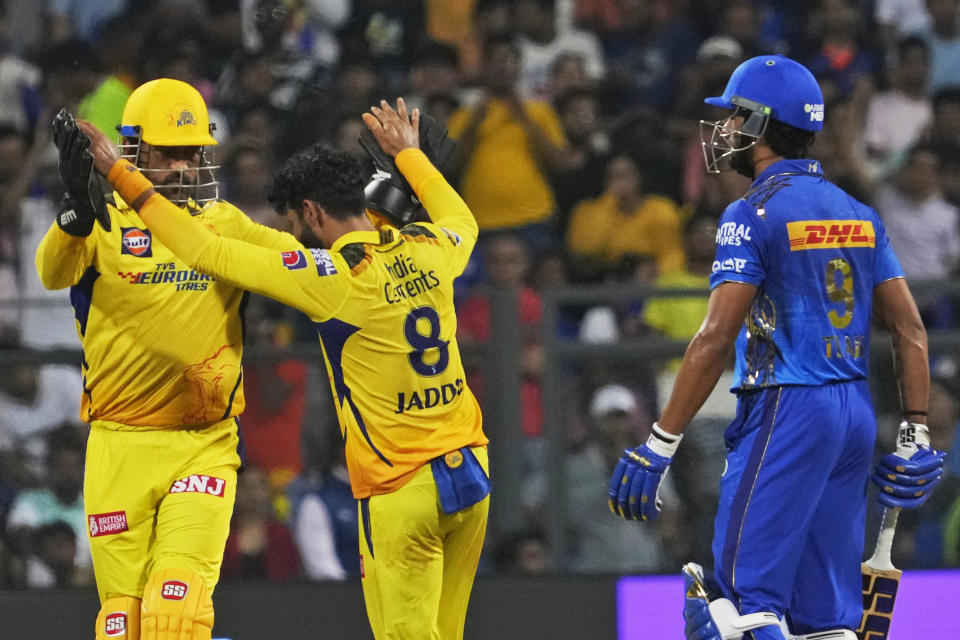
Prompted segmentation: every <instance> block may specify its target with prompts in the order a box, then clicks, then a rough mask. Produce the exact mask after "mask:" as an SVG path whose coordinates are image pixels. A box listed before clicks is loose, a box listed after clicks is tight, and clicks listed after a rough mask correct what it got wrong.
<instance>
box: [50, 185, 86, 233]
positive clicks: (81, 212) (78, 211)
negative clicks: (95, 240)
mask: <svg viewBox="0 0 960 640" xmlns="http://www.w3.org/2000/svg"><path fill="white" fill-rule="evenodd" d="M94 220H95V218H94V216H93V212H92V211H91V210H90V209H89V208H81V207H78V206H77V203H76V201H75V200H74V199H73V198H71V197H70V194H69V193H68V194H66V195H64V196H63V200H61V201H60V208H59V210H58V211H57V226H58V227H60V228H61V229H63V230H64V231H65V232H67V233H69V234H70V235H72V236H77V237H80V238H82V237H85V236H88V235H90V232H91V231H93V223H94Z"/></svg>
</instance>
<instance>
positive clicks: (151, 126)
mask: <svg viewBox="0 0 960 640" xmlns="http://www.w3.org/2000/svg"><path fill="white" fill-rule="evenodd" d="M213 129H214V127H213V126H212V125H211V124H210V116H209V115H208V114H207V105H206V104H205V103H204V101H203V97H201V96H200V92H199V91H197V90H196V89H194V88H193V87H191V86H190V85H189V84H187V83H186V82H181V81H179V80H171V79H170V78H160V79H159V80H151V81H150V82H147V83H145V84H142V85H140V86H139V87H137V88H136V90H134V92H133V93H131V94H130V97H129V98H128V99H127V104H126V105H125V106H124V107H123V117H122V118H121V119H120V126H119V127H118V130H119V132H120V140H119V147H120V153H121V155H122V156H123V157H124V158H126V159H127V160H129V161H130V162H132V163H134V164H135V165H137V167H139V168H140V171H142V172H143V173H144V175H146V176H147V177H148V178H150V179H151V180H153V179H154V177H155V176H157V177H158V178H159V176H164V177H163V178H160V179H163V180H164V182H163V183H162V184H159V183H155V184H154V188H155V189H156V190H157V191H158V192H160V193H161V194H162V195H164V196H165V197H167V198H168V199H169V200H170V201H171V202H174V203H176V204H180V205H187V206H188V207H190V208H191V209H196V208H197V207H202V206H204V205H205V204H207V203H210V202H214V201H216V200H218V199H219V196H220V183H219V182H218V181H217V178H216V170H217V169H219V168H220V166H219V165H217V164H215V163H214V162H212V161H211V158H210V157H208V155H207V150H206V147H210V146H213V145H216V144H217V141H216V140H215V139H214V138H213V136H212V135H210V132H211V131H213ZM144 143H146V144H148V145H150V146H151V147H199V162H198V163H197V164H196V165H195V166H190V167H186V168H178V169H169V168H148V167H146V166H144V164H143V161H142V160H143V159H142V157H141V151H142V150H143V144H144ZM171 173H174V174H175V179H173V180H170V179H169V176H170V175H171Z"/></svg>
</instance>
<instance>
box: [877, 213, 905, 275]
mask: <svg viewBox="0 0 960 640" xmlns="http://www.w3.org/2000/svg"><path fill="white" fill-rule="evenodd" d="M873 228H874V230H875V233H876V234H877V237H876V243H877V244H876V246H877V253H876V257H875V259H874V263H873V284H874V286H876V285H878V284H881V283H883V282H886V281H887V280H893V279H894V278H902V277H904V274H903V267H901V266H900V259H899V258H897V253H896V251H894V250H893V245H892V244H890V238H889V237H888V236H887V230H886V229H885V228H884V226H883V222H882V221H881V220H880V216H877V215H874V219H873Z"/></svg>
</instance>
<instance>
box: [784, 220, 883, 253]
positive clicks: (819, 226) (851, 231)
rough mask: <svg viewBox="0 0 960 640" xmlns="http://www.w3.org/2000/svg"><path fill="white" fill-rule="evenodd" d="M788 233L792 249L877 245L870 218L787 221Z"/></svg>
mask: <svg viewBox="0 0 960 640" xmlns="http://www.w3.org/2000/svg"><path fill="white" fill-rule="evenodd" d="M787 235H788V236H790V251H803V250H804V249H837V248H843V247H871V248H872V247H875V246H877V235H876V232H875V231H874V230H873V223H872V222H871V221H869V220H798V221H797V222H788V223H787Z"/></svg>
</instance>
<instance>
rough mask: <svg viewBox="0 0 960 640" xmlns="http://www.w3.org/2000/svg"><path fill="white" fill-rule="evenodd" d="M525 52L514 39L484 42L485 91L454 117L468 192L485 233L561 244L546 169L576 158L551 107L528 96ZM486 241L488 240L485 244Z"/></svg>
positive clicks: (536, 243)
mask: <svg viewBox="0 0 960 640" xmlns="http://www.w3.org/2000/svg"><path fill="white" fill-rule="evenodd" d="M520 62H521V61H520V52H519V50H518V49H517V46H516V45H515V44H514V43H513V41H512V40H511V39H510V38H509V37H506V36H493V37H491V38H489V39H488V40H487V42H486V43H485V45H484V63H483V84H484V90H483V92H482V93H481V95H480V96H479V98H478V99H477V101H476V102H474V103H473V104H472V105H470V106H467V107H462V108H460V109H459V110H457V112H456V113H454V114H453V116H452V117H451V118H450V123H449V127H450V135H451V136H452V137H454V138H457V139H458V140H459V145H458V147H457V156H456V161H455V163H456V167H457V170H458V172H460V174H461V176H462V177H461V182H460V184H461V192H462V193H463V199H464V200H465V201H466V202H467V204H468V205H469V206H470V209H471V211H473V213H474V215H475V216H476V218H477V224H478V225H479V226H480V233H481V234H483V233H484V232H489V231H495V230H497V231H499V230H506V229H512V230H515V231H517V232H519V233H520V234H521V237H522V238H523V241H524V242H525V243H527V245H528V246H529V247H531V248H532V249H533V250H534V251H536V250H537V249H540V248H545V247H550V246H552V245H553V243H555V242H556V231H555V228H554V226H553V214H554V211H555V209H556V202H555V200H554V197H553V192H552V191H551V190H550V185H549V183H548V175H547V173H546V169H558V168H561V167H564V166H566V163H567V162H569V155H568V152H567V143H566V140H565V139H564V137H563V130H562V128H561V125H560V120H559V118H558V117H557V114H556V112H555V111H554V110H553V107H551V106H550V105H549V104H547V103H545V102H537V101H530V100H524V99H522V98H521V97H520V96H519V95H518V93H517V90H518V87H517V82H518V80H519V73H520ZM481 245H482V242H481Z"/></svg>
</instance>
